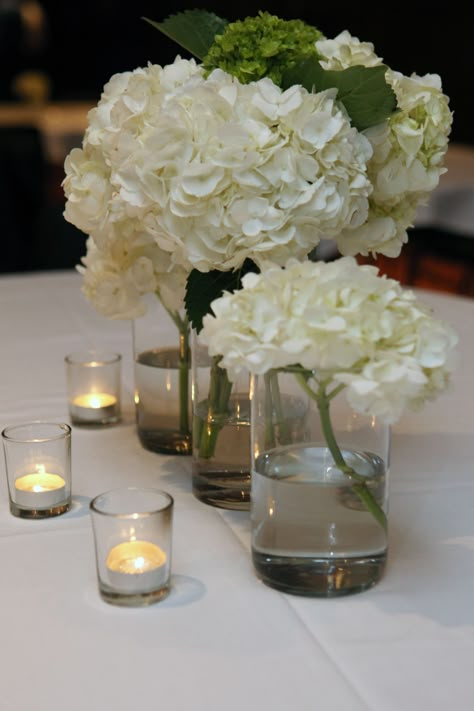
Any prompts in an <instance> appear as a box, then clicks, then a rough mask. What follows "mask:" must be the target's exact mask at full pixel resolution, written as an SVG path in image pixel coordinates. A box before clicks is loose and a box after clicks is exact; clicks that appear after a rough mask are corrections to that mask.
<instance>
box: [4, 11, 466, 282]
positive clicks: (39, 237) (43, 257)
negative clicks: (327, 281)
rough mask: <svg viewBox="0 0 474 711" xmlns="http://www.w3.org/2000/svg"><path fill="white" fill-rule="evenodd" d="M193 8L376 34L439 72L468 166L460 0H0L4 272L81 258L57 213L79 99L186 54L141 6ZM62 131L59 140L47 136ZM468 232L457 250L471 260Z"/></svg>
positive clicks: (371, 37)
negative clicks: (122, 75) (120, 76)
mask: <svg viewBox="0 0 474 711" xmlns="http://www.w3.org/2000/svg"><path fill="white" fill-rule="evenodd" d="M194 7H198V8H205V9H207V10H212V11H214V12H216V13H217V14H219V15H221V16H224V17H227V18H228V19H229V20H235V19H239V18H243V17H245V16H247V15H254V14H256V12H257V11H258V10H259V9H261V10H268V11H269V12H272V13H274V14H278V15H279V16H280V17H284V18H285V19H291V18H296V17H299V18H301V19H303V20H306V21H307V22H309V23H310V24H313V25H316V26H317V27H318V28H319V29H321V30H322V31H323V33H324V34H325V35H326V36H328V37H332V36H335V35H336V34H338V33H339V32H340V31H341V30H343V29H348V30H349V31H350V32H351V34H353V35H356V36H358V37H359V38H360V39H361V40H365V41H371V42H373V43H374V45H375V49H376V51H377V53H378V54H379V55H380V56H382V57H383V58H384V60H385V61H386V63H387V64H388V65H389V66H391V67H392V68H393V69H397V70H399V71H401V72H403V73H404V74H410V73H411V72H414V71H415V72H416V73H418V74H425V73H438V74H440V75H441V77H442V80H443V88H444V91H445V93H446V94H448V96H450V98H451V108H452V109H453V110H454V127H453V131H452V136H451V138H452V141H453V142H454V143H456V144H460V145H461V146H463V147H466V148H467V153H468V154H469V155H472V157H473V162H472V165H473V166H474V146H473V144H474V129H473V126H472V121H471V115H470V106H471V95H470V94H471V92H470V89H469V81H470V79H469V77H470V76H471V74H472V71H471V70H472V69H473V68H474V66H473V65H474V60H473V58H472V40H471V32H472V30H471V27H470V23H469V22H467V21H466V19H465V17H464V13H463V11H462V10H461V8H460V7H459V3H457V2H452V3H450V4H449V5H448V4H447V3H446V5H445V6H443V8H442V12H440V11H438V10H435V9H434V6H433V5H432V4H431V3H418V4H417V3H412V4H411V5H410V4H400V3H393V2H392V3H381V2H364V3H357V2H354V1H352V2H347V3H346V2H341V1H338V2H325V3H321V2H319V3H318V2H303V1H302V0H291V2H290V0H287V2H286V3H281V2H279V3H276V2H265V1H264V0H263V1H262V2H249V1H248V0H242V1H241V2H239V3H234V4H232V5H231V4H230V3H228V2H212V1H209V2H199V0H196V1H195V2H177V1H175V2H172V1H170V0H154V1H153V0H134V2H127V1H126V0H122V1H121V2H120V3H119V2H117V1H116V0H115V1H114V0H80V1H79V2H76V3H73V4H72V3H69V2H67V1H65V0H0V229H1V230H2V237H3V240H2V241H3V243H4V244H6V243H8V247H7V248H6V249H5V250H4V251H3V254H2V257H1V258H0V271H3V272H5V271H24V270H31V269H58V268H70V267H73V266H74V265H75V264H76V263H77V262H78V261H79V259H80V256H81V255H82V254H83V253H84V241H85V236H84V235H82V234H81V233H79V232H78V231H77V230H76V229H75V228H73V227H72V226H71V225H68V224H67V223H65V221H64V220H63V218H62V210H63V205H64V198H63V195H62V189H61V187H60V184H61V180H62V178H63V167H62V166H63V161H64V157H65V156H64V153H65V152H67V151H68V150H70V149H71V148H72V147H73V145H79V144H80V135H81V131H83V128H84V125H85V123H84V122H85V115H86V112H87V108H88V107H90V106H92V105H93V104H95V103H96V102H97V100H98V99H99V97H100V93H101V90H102V87H103V85H104V84H105V82H106V81H107V80H108V79H109V78H110V76H111V75H112V74H114V73H116V72H122V71H126V70H130V69H134V68H135V67H137V66H143V65H145V64H146V63H147V62H153V63H158V64H165V63H167V62H170V61H172V60H173V58H174V57H175V55H176V54H177V53H178V52H180V53H181V54H182V56H186V53H185V52H182V51H181V50H180V49H179V48H178V47H177V46H176V45H175V44H174V43H172V42H171V41H170V40H167V39H166V38H165V37H164V36H162V35H161V34H160V33H159V32H158V31H156V30H155V29H154V28H152V27H151V26H149V25H148V24H147V23H145V22H144V21H143V20H142V19H141V17H142V16H147V17H150V18H152V19H155V20H162V19H164V18H165V17H167V16H168V15H169V14H172V13H174V12H178V11H181V10H184V9H191V8H194ZM65 107H66V108H67V112H66V110H65ZM2 112H3V113H2ZM66 124H68V125H69V126H70V128H69V129H68V126H67V125H66ZM59 134H61V137H62V139H63V142H62V143H60V142H58V141H56V144H55V143H54V140H55V136H57V135H59ZM471 151H472V153H471ZM469 170H471V168H468V171H469ZM472 172H473V175H472V183H473V185H474V168H473V169H472ZM473 195H474V193H473ZM473 200H474V197H473ZM473 231H474V228H473ZM441 233H442V234H441V236H439V235H438V238H439V241H440V243H441V244H444V243H445V242H446V239H445V237H444V232H443V230H441ZM435 237H436V235H435ZM434 241H435V240H434V238H433V240H432V242H433V243H434ZM451 241H454V240H451ZM473 243H474V242H473V241H472V240H470V241H469V242H468V243H467V244H468V248H467V251H465V252H463V251H462V254H461V261H464V262H467V263H468V264H471V266H472V263H471V262H470V260H472V254H471V253H470V250H471V249H472V248H471V245H472V244H473ZM426 244H427V243H426V240H425V242H424V243H423V245H424V246H423V250H424V249H425V246H426ZM449 256H450V255H449V254H444V255H442V261H446V260H448V259H449ZM398 276H400V275H398ZM463 288H464V287H463ZM473 289H474V286H473ZM473 293H474V292H473Z"/></svg>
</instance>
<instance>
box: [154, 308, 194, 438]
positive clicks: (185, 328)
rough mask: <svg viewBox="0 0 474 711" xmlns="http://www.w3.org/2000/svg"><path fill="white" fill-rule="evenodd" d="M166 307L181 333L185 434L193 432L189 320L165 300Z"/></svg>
mask: <svg viewBox="0 0 474 711" xmlns="http://www.w3.org/2000/svg"><path fill="white" fill-rule="evenodd" d="M161 303H162V304H163V307H164V309H165V310H166V312H167V313H168V315H169V317H170V318H171V320H172V321H173V323H174V324H175V325H176V327H177V329H178V333H179V355H178V389H179V431H180V433H181V434H183V435H187V436H189V435H190V434H191V432H190V428H189V371H190V368H191V351H190V348H189V331H190V328H189V321H188V318H187V316H180V314H179V312H178V311H171V310H170V309H168V308H167V307H166V306H165V304H164V303H163V301H162V302H161Z"/></svg>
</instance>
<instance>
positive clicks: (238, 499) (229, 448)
mask: <svg viewBox="0 0 474 711" xmlns="http://www.w3.org/2000/svg"><path fill="white" fill-rule="evenodd" d="M191 343H192V349H191V352H192V373H193V376H192V403H193V460H192V481H193V493H194V495H195V496H196V497H197V498H198V499H199V500H200V501H203V502H204V503H206V504H209V505H211V506H217V507H220V508H225V509H235V510H248V509H249V508H250V401H249V376H248V374H242V375H241V376H240V377H239V378H238V379H237V380H235V381H234V382H230V380H229V378H228V376H227V371H226V370H225V369H224V368H221V367H220V365H219V362H220V358H219V357H218V356H217V357H211V356H209V354H208V352H207V348H206V347H205V346H203V345H202V344H201V343H200V341H199V336H198V335H197V334H196V333H195V332H193V334H192V340H191Z"/></svg>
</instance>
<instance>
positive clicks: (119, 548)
mask: <svg viewBox="0 0 474 711" xmlns="http://www.w3.org/2000/svg"><path fill="white" fill-rule="evenodd" d="M166 561H167V557H166V553H165V552H164V551H163V550H162V549H161V548H160V547H159V546H157V545H155V544H154V543H151V542H150V541H137V540H133V541H125V542H124V543H119V544H118V545H116V546H114V547H113V548H111V549H110V551H109V553H108V555H107V559H106V561H105V564H106V566H107V573H108V576H109V582H110V585H111V586H112V587H114V588H115V589H116V590H120V591H121V592H128V593H140V592H146V591H148V590H154V589H158V588H160V587H162V586H163V585H164V583H165V582H166Z"/></svg>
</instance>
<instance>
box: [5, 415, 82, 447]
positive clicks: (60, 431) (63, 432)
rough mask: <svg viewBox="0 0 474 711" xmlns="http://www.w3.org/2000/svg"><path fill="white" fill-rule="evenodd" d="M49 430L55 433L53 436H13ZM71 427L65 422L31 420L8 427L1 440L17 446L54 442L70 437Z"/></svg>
mask: <svg viewBox="0 0 474 711" xmlns="http://www.w3.org/2000/svg"><path fill="white" fill-rule="evenodd" d="M40 427H43V428H45V429H46V428H50V429H51V430H52V431H53V430H54V431H55V434H50V435H43V436H42V437H40V436H35V435H34V434H31V435H30V436H29V437H19V436H18V434H17V436H15V435H14V432H15V431H18V430H23V429H26V430H27V429H30V430H31V429H32V428H38V429H39V428H40ZM71 432H72V429H71V426H70V425H68V424H67V423H66V422H53V421H51V420H31V421H29V422H20V423H18V424H17V425H8V426H7V427H5V428H4V429H3V430H2V439H4V440H5V441H6V442H17V443H19V444H33V443H41V442H54V441H57V440H61V439H68V438H70V437H71Z"/></svg>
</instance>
